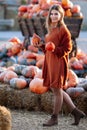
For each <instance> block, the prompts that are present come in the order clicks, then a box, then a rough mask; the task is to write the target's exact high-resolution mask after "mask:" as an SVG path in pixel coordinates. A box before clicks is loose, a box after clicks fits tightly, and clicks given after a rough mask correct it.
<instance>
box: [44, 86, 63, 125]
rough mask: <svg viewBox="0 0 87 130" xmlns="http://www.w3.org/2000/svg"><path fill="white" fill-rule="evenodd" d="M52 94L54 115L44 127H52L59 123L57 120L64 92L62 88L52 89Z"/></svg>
mask: <svg viewBox="0 0 87 130" xmlns="http://www.w3.org/2000/svg"><path fill="white" fill-rule="evenodd" d="M52 92H53V94H54V108H53V114H52V116H51V119H50V120H48V121H47V122H46V123H44V124H43V126H52V125H55V124H57V123H58V119H57V118H58V114H59V112H60V110H61V107H62V103H63V91H62V89H61V88H52Z"/></svg>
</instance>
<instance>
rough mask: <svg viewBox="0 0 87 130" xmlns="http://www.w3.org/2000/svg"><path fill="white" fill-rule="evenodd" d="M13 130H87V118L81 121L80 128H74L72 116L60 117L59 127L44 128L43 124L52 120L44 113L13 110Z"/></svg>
mask: <svg viewBox="0 0 87 130" xmlns="http://www.w3.org/2000/svg"><path fill="white" fill-rule="evenodd" d="M11 114H12V130H87V118H84V119H81V121H80V124H79V125H78V126H72V125H71V124H72V122H73V121H74V119H73V117H72V116H71V115H68V116H65V115H59V119H58V125H56V126H52V127H43V126H42V124H43V123H44V122H45V121H46V120H48V119H49V118H50V115H49V114H47V113H44V112H30V111H26V110H11Z"/></svg>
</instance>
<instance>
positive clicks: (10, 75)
mask: <svg viewBox="0 0 87 130" xmlns="http://www.w3.org/2000/svg"><path fill="white" fill-rule="evenodd" d="M17 77H18V75H17V74H16V73H15V72H13V71H11V70H9V71H7V73H6V74H5V76H4V82H5V83H9V81H10V80H11V79H12V78H17Z"/></svg>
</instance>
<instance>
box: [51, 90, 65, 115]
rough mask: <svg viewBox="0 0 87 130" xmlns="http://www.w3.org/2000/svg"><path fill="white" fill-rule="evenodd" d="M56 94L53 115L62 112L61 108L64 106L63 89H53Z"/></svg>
mask: <svg viewBox="0 0 87 130" xmlns="http://www.w3.org/2000/svg"><path fill="white" fill-rule="evenodd" d="M52 91H53V93H54V108H53V114H54V115H58V114H59V112H60V111H61V107H62V104H63V91H62V89H61V88H59V89H58V88H57V89H56V88H53V89H52Z"/></svg>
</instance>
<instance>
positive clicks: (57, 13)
mask: <svg viewBox="0 0 87 130" xmlns="http://www.w3.org/2000/svg"><path fill="white" fill-rule="evenodd" d="M50 15H58V13H54V14H53V13H51V14H50Z"/></svg>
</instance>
